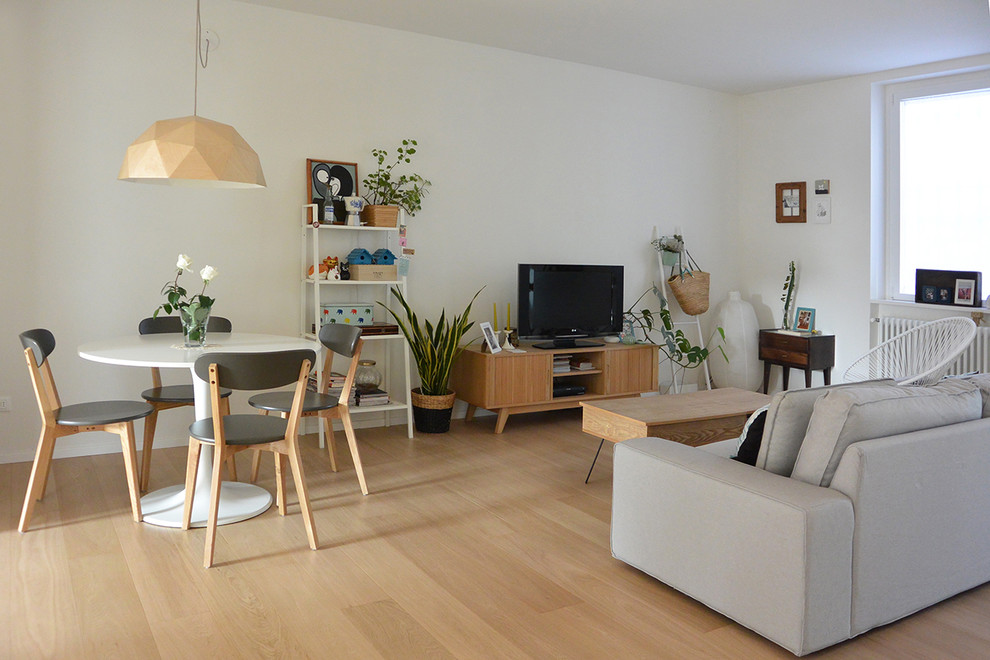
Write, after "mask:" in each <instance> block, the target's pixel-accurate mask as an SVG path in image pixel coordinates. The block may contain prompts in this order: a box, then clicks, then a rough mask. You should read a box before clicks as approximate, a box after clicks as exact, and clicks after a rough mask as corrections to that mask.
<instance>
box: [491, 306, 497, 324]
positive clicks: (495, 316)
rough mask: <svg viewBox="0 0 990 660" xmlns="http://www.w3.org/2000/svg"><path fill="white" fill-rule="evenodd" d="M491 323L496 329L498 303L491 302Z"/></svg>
mask: <svg viewBox="0 0 990 660" xmlns="http://www.w3.org/2000/svg"><path fill="white" fill-rule="evenodd" d="M492 325H493V326H494V328H495V329H496V330H498V303H492Z"/></svg>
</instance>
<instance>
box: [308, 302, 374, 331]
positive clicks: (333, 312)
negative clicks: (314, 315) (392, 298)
mask: <svg viewBox="0 0 990 660" xmlns="http://www.w3.org/2000/svg"><path fill="white" fill-rule="evenodd" d="M374 309H375V306H374V305H373V304H372V303H344V304H332V305H320V327H321V328H322V327H323V326H325V325H326V324H327V323H347V324H350V325H371V324H373V323H374Z"/></svg>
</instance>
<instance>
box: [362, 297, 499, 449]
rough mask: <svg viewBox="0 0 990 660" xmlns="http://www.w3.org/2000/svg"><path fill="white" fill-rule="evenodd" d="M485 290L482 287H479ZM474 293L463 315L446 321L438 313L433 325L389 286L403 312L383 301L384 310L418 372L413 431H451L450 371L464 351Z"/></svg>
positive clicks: (412, 399) (452, 401) (413, 403)
mask: <svg viewBox="0 0 990 660" xmlns="http://www.w3.org/2000/svg"><path fill="white" fill-rule="evenodd" d="M482 289H484V287H482ZM482 289H479V290H478V293H475V294H474V297H473V298H471V302H469V303H468V305H467V307H466V308H464V312H463V313H461V314H460V315H458V316H454V317H453V318H448V317H447V313H446V311H443V310H441V312H440V318H439V319H438V320H437V322H436V323H431V322H430V321H423V322H420V319H419V317H418V316H417V315H416V312H414V311H413V310H412V308H411V307H409V303H407V302H406V299H405V297H404V296H403V295H402V292H401V291H400V290H399V289H398V288H396V287H392V295H394V296H395V298H396V300H398V301H399V305H401V307H402V309H401V311H400V312H396V311H395V310H393V309H392V308H390V307H389V306H388V305H386V304H385V303H383V302H379V303H378V304H379V305H381V306H382V307H384V308H385V309H386V310H387V311H388V313H389V314H391V315H392V318H394V319H395V322H396V323H397V324H398V325H399V327H400V328H401V329H402V334H403V335H405V337H406V341H407V342H408V343H409V348H410V349H412V354H413V359H414V360H415V361H416V370H417V371H418V372H419V379H420V381H421V383H422V384H421V385H420V386H419V387H417V388H414V389H413V390H412V398H411V401H412V406H413V420H414V421H415V423H416V430H417V431H421V432H423V433H445V432H447V431H448V430H449V429H450V416H451V413H452V412H453V409H454V392H453V391H451V389H450V370H451V368H452V367H453V365H454V361H455V360H456V359H457V357H458V356H459V355H460V354H461V352H462V351H463V350H464V347H463V346H461V339H462V338H463V337H464V333H466V332H467V331H468V330H470V329H471V326H473V325H474V323H473V322H469V321H468V317H469V316H470V315H471V305H473V304H474V301H475V300H476V299H477V297H478V294H480V293H481V291H482Z"/></svg>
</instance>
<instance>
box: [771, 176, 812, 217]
mask: <svg viewBox="0 0 990 660" xmlns="http://www.w3.org/2000/svg"><path fill="white" fill-rule="evenodd" d="M806 188H807V186H806V184H805V182H804V181H792V182H791V183H778V184H777V222H779V223H785V222H807V221H808V195H807V194H806Z"/></svg>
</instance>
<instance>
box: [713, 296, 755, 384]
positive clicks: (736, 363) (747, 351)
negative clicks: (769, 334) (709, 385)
mask: <svg viewBox="0 0 990 660" xmlns="http://www.w3.org/2000/svg"><path fill="white" fill-rule="evenodd" d="M714 322H715V324H716V325H718V326H721V328H722V329H723V330H724V331H725V342H724V343H723V344H722V348H723V349H724V350H725V355H726V356H727V357H728V358H729V361H728V362H726V361H725V359H724V358H723V357H722V354H721V353H719V351H718V349H717V348H715V346H714V344H713V345H712V349H713V351H712V354H711V355H710V356H709V358H708V368H709V369H710V370H711V373H712V379H713V380H714V381H715V386H716V387H738V388H739V389H743V390H750V391H753V392H755V391H757V390H758V389H760V387H762V385H763V369H762V368H761V367H760V356H759V342H760V324H759V322H758V321H757V320H756V310H754V309H753V306H752V305H750V304H749V303H748V302H746V301H745V300H743V299H742V296H740V295H739V292H738V291H730V292H729V297H728V298H726V299H725V300H723V301H722V302H721V303H719V305H718V308H716V310H715V321H714ZM717 338H718V335H716V339H717Z"/></svg>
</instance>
